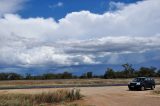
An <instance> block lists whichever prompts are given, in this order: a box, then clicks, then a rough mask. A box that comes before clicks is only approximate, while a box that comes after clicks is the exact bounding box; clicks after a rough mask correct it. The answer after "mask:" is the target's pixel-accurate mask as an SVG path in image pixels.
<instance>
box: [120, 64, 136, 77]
mask: <svg viewBox="0 0 160 106" xmlns="http://www.w3.org/2000/svg"><path fill="white" fill-rule="evenodd" d="M122 66H123V67H124V75H125V77H126V78H129V77H133V74H134V69H133V68H132V64H128V63H126V64H123V65H122Z"/></svg>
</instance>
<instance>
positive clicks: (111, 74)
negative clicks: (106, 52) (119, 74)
mask: <svg viewBox="0 0 160 106" xmlns="http://www.w3.org/2000/svg"><path fill="white" fill-rule="evenodd" d="M104 78H115V72H114V70H113V69H112V68H107V71H106V72H105V74H104Z"/></svg>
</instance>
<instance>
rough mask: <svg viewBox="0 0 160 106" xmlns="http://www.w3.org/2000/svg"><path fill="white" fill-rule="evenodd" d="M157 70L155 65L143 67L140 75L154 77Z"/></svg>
mask: <svg viewBox="0 0 160 106" xmlns="http://www.w3.org/2000/svg"><path fill="white" fill-rule="evenodd" d="M155 71H156V68H155V67H150V68H148V67H141V68H140V69H139V76H146V77H154V76H155V75H156V73H155Z"/></svg>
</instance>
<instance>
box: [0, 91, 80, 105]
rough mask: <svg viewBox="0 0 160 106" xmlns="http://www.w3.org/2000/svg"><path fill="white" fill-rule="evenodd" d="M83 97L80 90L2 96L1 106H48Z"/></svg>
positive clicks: (0, 96)
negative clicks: (48, 105)
mask: <svg viewBox="0 0 160 106" xmlns="http://www.w3.org/2000/svg"><path fill="white" fill-rule="evenodd" d="M81 97H82V95H81V94H80V90H79V89H60V90H57V91H54V92H42V93H39V94H18V93H17V94H1V95H0V106H39V105H43V106H46V105H47V104H55V103H61V102H71V101H74V100H79V99H80V98H81Z"/></svg>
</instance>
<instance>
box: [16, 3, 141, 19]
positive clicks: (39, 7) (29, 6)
mask: <svg viewBox="0 0 160 106" xmlns="http://www.w3.org/2000/svg"><path fill="white" fill-rule="evenodd" d="M137 1H141V0H85V1H83V0H29V1H28V2H27V3H26V7H25V9H24V10H22V11H21V12H19V14H20V15H21V16H22V17H24V18H28V17H45V18H47V17H54V19H56V20H58V19H60V18H63V17H65V16H66V14H68V13H71V12H75V11H82V10H88V11H90V12H92V13H97V14H103V13H105V12H106V11H109V10H110V3H111V2H121V3H125V4H130V3H136V2H137ZM58 4H59V5H58Z"/></svg>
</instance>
